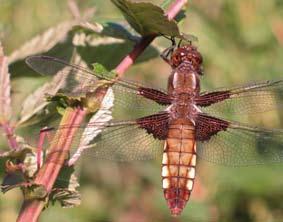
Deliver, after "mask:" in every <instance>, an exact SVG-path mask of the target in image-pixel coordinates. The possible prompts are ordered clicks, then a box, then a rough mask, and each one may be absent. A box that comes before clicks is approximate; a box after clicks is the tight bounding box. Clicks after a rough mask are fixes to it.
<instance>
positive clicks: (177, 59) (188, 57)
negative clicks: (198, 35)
mask: <svg viewBox="0 0 283 222" xmlns="http://www.w3.org/2000/svg"><path fill="white" fill-rule="evenodd" d="M184 62H185V63H189V64H190V65H191V66H192V68H193V69H194V70H195V71H196V72H197V73H198V74H199V75H202V74H203V72H202V55H201V54H200V52H199V51H198V50H197V47H195V46H193V45H191V44H186V45H183V46H181V47H179V48H177V49H175V50H174V52H173V53H172V55H171V60H170V63H171V66H172V67H173V68H176V67H178V66H179V65H180V64H181V63H184Z"/></svg>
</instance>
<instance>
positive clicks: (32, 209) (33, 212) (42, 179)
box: [17, 0, 187, 222]
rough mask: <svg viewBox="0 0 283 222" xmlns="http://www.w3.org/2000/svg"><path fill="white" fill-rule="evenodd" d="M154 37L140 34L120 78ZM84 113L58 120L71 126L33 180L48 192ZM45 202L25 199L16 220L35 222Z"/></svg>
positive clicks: (181, 1)
mask: <svg viewBox="0 0 283 222" xmlns="http://www.w3.org/2000/svg"><path fill="white" fill-rule="evenodd" d="M186 3H187V0H176V1H175V2H174V3H173V4H172V5H171V6H170V8H169V9H168V11H167V12H166V15H167V16H168V18H169V19H170V20H171V19H173V18H174V17H175V16H176V15H177V14H178V12H179V11H180V10H181V8H182V7H183V6H184V5H185V4H186ZM155 37H157V35H151V36H146V37H143V38H142V39H141V41H140V42H139V43H137V44H136V46H135V47H134V49H133V50H132V52H130V53H129V54H128V55H127V56H125V58H124V59H123V60H122V61H121V62H120V64H119V65H118V66H117V67H116V69H115V70H116V72H117V73H118V76H119V77H121V76H123V74H124V73H125V72H126V70H127V69H128V68H129V67H130V66H131V65H132V64H133V63H134V61H135V60H136V59H137V57H138V56H139V55H140V54H141V53H142V52H143V51H144V49H145V48H146V47H147V46H148V45H149V44H150V43H151V42H152V41H153V40H154V39H155ZM84 116H85V111H84V110H82V109H80V108H78V109H76V110H73V111H68V112H67V111H66V112H65V114H64V116H63V118H62V120H61V123H60V125H66V124H67V125H69V126H70V127H69V128H66V129H62V130H59V131H58V133H57V134H56V135H55V138H54V140H53V141H56V143H51V146H50V150H55V151H58V152H53V153H54V154H53V155H51V156H48V157H47V161H46V162H45V163H44V165H43V166H42V167H41V168H40V170H39V172H38V174H37V175H36V178H35V181H34V182H35V183H36V184H41V185H44V187H45V188H46V191H47V193H49V192H50V191H51V189H52V187H53V184H54V182H55V180H56V178H57V176H58V174H59V171H60V169H61V168H62V166H63V164H64V161H65V159H66V158H67V155H68V151H69V150H70V147H71V142H72V139H73V137H74V135H75V132H76V129H77V127H72V125H80V124H81V122H82V121H83V117H84ZM51 153H52V152H51ZM44 205H45V202H44V200H38V199H35V200H25V201H24V203H23V205H22V208H21V211H20V214H19V217H18V219H17V221H18V222H26V221H29V222H36V221H37V220H38V218H39V215H40V213H41V211H42V209H43V208H44Z"/></svg>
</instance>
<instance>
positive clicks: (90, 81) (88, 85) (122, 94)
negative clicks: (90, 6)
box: [26, 56, 170, 116]
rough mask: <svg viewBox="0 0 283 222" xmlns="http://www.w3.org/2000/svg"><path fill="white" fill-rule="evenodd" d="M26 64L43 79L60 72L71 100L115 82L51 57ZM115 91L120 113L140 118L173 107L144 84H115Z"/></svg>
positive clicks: (158, 93) (39, 58) (43, 57)
mask: <svg viewBox="0 0 283 222" xmlns="http://www.w3.org/2000/svg"><path fill="white" fill-rule="evenodd" d="M26 63H27V64H28V65H29V66H30V67H32V69H34V70H35V71H36V72H38V73H41V74H43V75H55V74H56V73H58V72H61V73H63V74H65V75H66V76H67V80H66V86H65V87H64V88H62V90H61V91H62V92H63V93H65V94H69V95H70V96H83V95H86V94H87V93H89V92H92V91H94V89H95V86H97V84H98V83H99V79H100V80H101V79H102V80H106V81H109V82H113V79H111V77H109V75H107V73H105V74H101V73H100V74H98V73H95V72H93V71H91V70H90V69H89V68H88V67H87V66H86V65H81V66H79V65H75V64H69V63H67V62H66V61H63V60H60V59H58V58H54V57H49V56H30V57H28V58H27V59H26ZM111 87H112V89H113V91H114V95H115V101H114V107H115V108H116V109H117V110H120V109H121V108H122V109H127V110H128V111H129V112H131V113H133V110H135V111H137V112H138V113H139V114H138V115H137V116H144V115H149V114H152V113H155V112H159V111H161V110H163V109H164V105H169V104H170V98H169V96H168V95H167V94H166V93H165V92H163V91H162V90H155V89H152V88H149V87H145V86H143V85H141V84H138V83H135V82H130V81H125V80H121V79H120V80H115V84H111ZM125 113H126V112H125Z"/></svg>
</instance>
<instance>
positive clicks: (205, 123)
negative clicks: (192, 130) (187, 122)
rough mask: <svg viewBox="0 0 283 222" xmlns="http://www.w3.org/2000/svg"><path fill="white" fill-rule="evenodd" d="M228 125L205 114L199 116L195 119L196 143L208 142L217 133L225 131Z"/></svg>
mask: <svg viewBox="0 0 283 222" xmlns="http://www.w3.org/2000/svg"><path fill="white" fill-rule="evenodd" d="M228 126H229V123H228V122H227V121H225V120H221V119H218V118H215V117H212V116H207V115H205V114H199V115H198V117H197V119H196V139H197V140H198V141H206V140H209V139H210V138H211V137H212V136H214V135H216V134H217V133H218V132H219V131H225V130H226V129H227V127H228Z"/></svg>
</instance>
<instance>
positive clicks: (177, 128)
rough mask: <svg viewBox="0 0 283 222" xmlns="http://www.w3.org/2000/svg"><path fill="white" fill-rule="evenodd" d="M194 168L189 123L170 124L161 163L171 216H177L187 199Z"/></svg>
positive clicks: (178, 121) (181, 121)
mask: <svg viewBox="0 0 283 222" xmlns="http://www.w3.org/2000/svg"><path fill="white" fill-rule="evenodd" d="M195 166H196V145H195V127H194V125H193V123H192V122H191V121H190V120H184V119H177V120H174V121H173V122H171V123H170V125H169V131H168V138H167V140H166V141H165V145H164V153H163V159H162V187H163V190H164V196H165V199H166V201H167V204H168V207H169V208H170V210H171V214H172V215H179V214H180V213H181V212H182V210H183V208H184V207H185V205H186V203H187V201H188V200H189V198H190V195H191V191H192V189H193V184H194V178H195Z"/></svg>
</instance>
